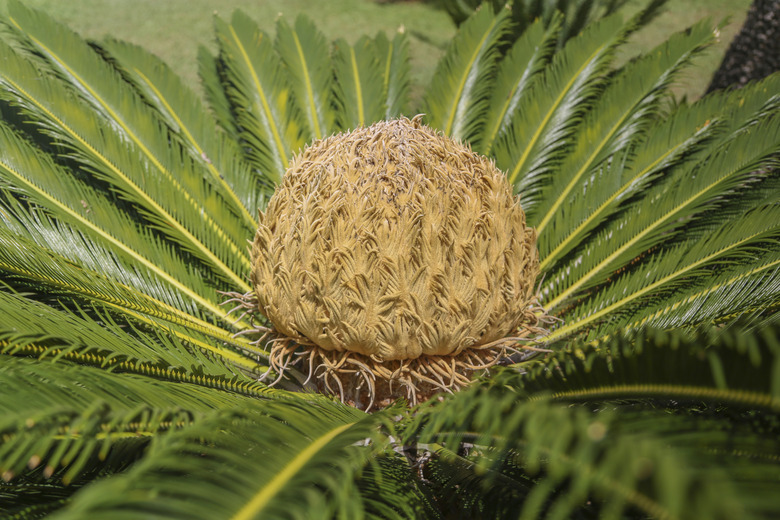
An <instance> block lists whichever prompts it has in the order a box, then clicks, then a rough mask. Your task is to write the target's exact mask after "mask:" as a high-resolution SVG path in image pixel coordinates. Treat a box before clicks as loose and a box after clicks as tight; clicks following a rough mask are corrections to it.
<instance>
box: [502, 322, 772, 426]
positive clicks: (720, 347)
mask: <svg viewBox="0 0 780 520" xmlns="http://www.w3.org/2000/svg"><path fill="white" fill-rule="evenodd" d="M779 345H780V343H778V329H777V328H776V327H775V328H768V329H765V330H763V331H760V332H757V333H752V334H749V333H745V332H744V331H742V330H739V329H735V330H731V329H727V330H717V329H716V330H713V331H704V332H697V333H695V334H693V335H685V334H682V333H679V332H677V333H672V332H661V331H657V330H655V331H653V330H650V331H648V332H642V333H639V334H629V335H628V336H625V335H622V334H616V335H615V336H614V337H611V338H609V339H608V340H605V341H602V342H593V343H590V344H587V345H584V344H582V343H576V344H573V345H571V346H568V347H563V348H562V349H560V352H556V353H555V354H553V355H552V356H550V357H549V358H547V359H544V360H541V361H537V362H531V363H529V364H525V365H523V368H524V370H523V372H522V374H521V373H519V372H517V371H515V372H513V371H511V370H508V371H505V372H502V375H501V376H500V377H499V378H498V379H496V381H494V384H506V385H508V386H509V387H515V388H522V390H521V392H522V393H523V394H525V395H526V396H527V398H528V399H536V398H537V397H538V398H543V397H544V396H549V397H550V398H552V399H554V400H561V401H567V402H573V401H583V400H586V399H587V400H592V401H602V400H615V399H632V400H642V399H647V398H654V399H666V398H668V399H672V400H675V401H680V402H682V401H685V402H688V403H691V402H704V403H707V404H709V405H712V406H716V405H729V406H731V407H734V408H742V409H745V410H764V411H766V412H767V413H776V412H778V411H780V371H779V370H780V369H778V367H779V366H780V365H778V364H777V360H778V359H779V356H780V350H779V349H778V346H779ZM510 381H513V382H510ZM544 398H546V397H544ZM678 405H679V406H684V405H682V404H679V403H678Z"/></svg>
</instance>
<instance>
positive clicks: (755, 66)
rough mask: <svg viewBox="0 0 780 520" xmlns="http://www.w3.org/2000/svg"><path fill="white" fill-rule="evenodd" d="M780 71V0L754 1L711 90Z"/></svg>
mask: <svg viewBox="0 0 780 520" xmlns="http://www.w3.org/2000/svg"><path fill="white" fill-rule="evenodd" d="M777 70H780V0H753V4H752V5H751V6H750V10H749V11H748V15H747V18H746V19H745V24H744V25H743V26H742V30H741V31H740V32H739V34H737V36H736V38H734V41H732V42H731V46H730V47H729V50H728V51H727V52H726V55H725V56H724V58H723V61H722V62H721V64H720V68H718V70H717V71H716V72H715V74H714V75H713V77H712V82H711V83H710V86H709V88H708V89H707V92H712V91H713V90H718V89H722V88H726V87H736V88H739V87H742V86H744V85H745V84H747V83H748V82H749V81H753V80H758V79H761V78H764V77H766V76H768V75H769V74H771V73H773V72H775V71H777Z"/></svg>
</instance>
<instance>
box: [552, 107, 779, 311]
mask: <svg viewBox="0 0 780 520" xmlns="http://www.w3.org/2000/svg"><path fill="white" fill-rule="evenodd" d="M778 99H780V98H778ZM775 103H776V100H770V105H771V106H774V104H775ZM771 113H772V109H771V108H770V107H764V108H763V109H762V110H761V113H760V114H757V115H755V116H754V117H751V118H750V119H749V120H748V122H747V123H745V124H744V125H745V126H744V127H742V128H740V129H739V130H737V131H736V132H734V133H733V134H730V135H728V136H726V137H725V138H724V139H721V140H719V141H717V144H718V146H717V148H713V147H709V148H708V149H707V151H706V152H705V153H706V155H705V156H704V157H701V156H699V157H698V158H697V159H698V160H697V161H696V162H695V163H686V164H685V165H683V167H680V168H675V169H673V170H671V171H670V172H668V177H667V178H666V179H664V182H663V183H658V184H657V185H656V186H654V187H653V188H651V189H648V190H646V192H645V193H644V194H643V198H642V199H641V200H640V201H639V202H637V203H636V204H635V205H633V206H632V207H631V208H630V209H629V210H628V211H627V212H626V213H624V214H623V215H622V216H621V218H620V219H617V220H615V221H613V222H612V223H610V224H609V225H607V226H606V227H605V228H604V230H603V231H601V232H600V233H598V234H597V235H595V236H594V237H593V238H592V239H590V240H589V241H588V242H586V245H585V246H584V247H582V248H581V250H580V251H577V252H576V256H575V257H574V260H572V261H570V262H568V263H566V264H565V265H563V266H561V267H560V268H559V269H557V270H556V271H555V272H553V273H551V274H550V279H551V284H550V286H549V288H546V289H545V291H546V292H547V291H549V292H548V294H549V296H547V297H546V298H545V304H546V305H547V306H548V307H549V308H552V309H554V308H556V307H558V306H559V305H561V304H562V303H563V302H564V301H566V300H567V299H570V298H572V297H573V296H574V295H575V294H576V293H577V292H578V291H582V290H585V289H587V288H590V287H593V286H595V285H597V284H600V283H603V282H605V281H606V280H607V279H609V278H610V277H611V276H612V274H613V273H614V272H615V271H617V270H618V269H621V268H624V267H625V266H626V265H627V264H628V263H629V262H631V261H633V260H634V259H635V258H637V256H638V255H640V254H643V253H645V252H646V251H647V250H648V249H650V248H652V247H654V246H657V245H659V244H661V243H663V242H668V241H669V240H671V239H672V236H673V235H672V233H677V236H678V237H680V236H683V237H684V236H685V234H686V233H689V234H690V236H698V231H697V228H696V227H695V226H694V224H696V219H697V218H698V219H699V220H704V221H706V222H707V223H708V224H707V225H708V226H709V227H710V228H711V227H713V226H714V225H717V224H718V223H721V222H724V221H728V219H729V218H730V216H731V215H730V214H729V213H725V212H719V213H718V212H713V210H714V209H715V208H718V207H722V205H723V201H724V200H728V199H729V198H732V197H736V196H737V195H736V194H738V193H739V192H740V190H741V189H742V190H744V189H746V187H747V186H749V185H750V184H751V183H753V182H755V181H756V180H758V179H760V178H761V177H762V176H764V175H766V173H761V172H762V171H764V172H765V171H766V170H763V168H767V167H771V165H772V163H773V161H774V159H773V156H774V154H775V153H776V151H777V148H778V146H779V142H780V141H779V140H780V121H778V119H777V118H773V117H771V116H770V114H771ZM744 209H747V208H743V211H744Z"/></svg>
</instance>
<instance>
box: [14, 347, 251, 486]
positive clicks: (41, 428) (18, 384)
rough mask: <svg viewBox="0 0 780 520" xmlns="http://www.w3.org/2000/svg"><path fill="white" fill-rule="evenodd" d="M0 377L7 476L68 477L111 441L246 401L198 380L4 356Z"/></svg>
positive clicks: (149, 434)
mask: <svg viewBox="0 0 780 520" xmlns="http://www.w3.org/2000/svg"><path fill="white" fill-rule="evenodd" d="M95 334H97V333H95ZM95 339H97V338H95ZM0 381H2V384H0V395H2V402H1V403H0V410H2V412H3V413H2V419H0V431H2V435H3V439H4V443H3V445H2V447H1V448H0V472H2V473H3V475H4V480H6V481H9V480H11V479H13V478H19V477H27V478H33V479H36V478H37V479H41V477H42V478H44V479H49V478H51V477H53V476H56V477H57V480H62V481H64V482H65V483H66V484H67V483H69V482H72V481H73V480H74V479H75V478H77V477H79V476H80V474H81V473H83V472H85V471H88V470H89V469H90V466H94V465H95V464H96V463H97V461H98V460H99V459H105V458H106V457H107V456H108V454H109V451H110V450H112V449H114V447H115V445H119V446H123V447H124V448H128V444H129V445H130V446H134V449H135V450H136V451H138V450H140V449H142V448H144V447H145V445H146V444H147V443H148V441H149V440H150V439H151V438H153V437H155V436H158V435H161V434H163V433H164V432H166V431H170V430H175V429H179V428H186V427H188V426H190V425H191V424H192V423H193V421H196V420H197V419H198V418H199V417H203V416H204V415H206V414H208V413H210V412H211V411H212V410H214V409H219V408H224V407H226V406H237V404H238V403H241V402H245V403H249V402H252V400H251V399H250V398H248V397H245V396H242V395H241V394H240V393H236V394H232V395H231V393H227V392H224V391H219V390H215V389H212V388H206V387H204V386H201V385H193V384H183V383H181V382H175V383H174V382H168V381H155V380H154V379H150V378H146V377H138V376H135V375H132V374H118V373H109V372H106V371H105V370H100V369H97V368H92V367H87V366H80V365H71V364H68V363H63V362H57V363H54V362H46V361H43V362H41V361H40V360H35V359H24V358H14V357H9V356H2V365H0ZM185 403H186V404H185ZM41 470H42V471H41Z"/></svg>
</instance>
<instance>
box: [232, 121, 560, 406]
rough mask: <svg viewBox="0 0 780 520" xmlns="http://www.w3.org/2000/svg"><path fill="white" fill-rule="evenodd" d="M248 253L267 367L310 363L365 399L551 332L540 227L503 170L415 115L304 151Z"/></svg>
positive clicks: (424, 391) (331, 387)
mask: <svg viewBox="0 0 780 520" xmlns="http://www.w3.org/2000/svg"><path fill="white" fill-rule="evenodd" d="M252 258H253V271H252V283H253V286H254V289H255V291H254V292H255V294H254V295H253V296H254V297H255V298H256V303H253V304H252V305H249V304H248V305H247V306H249V307H252V306H256V309H257V311H258V312H259V313H260V314H262V315H263V316H265V317H266V318H267V319H268V321H270V323H271V324H272V336H273V337H275V340H274V341H273V342H272V343H271V345H270V346H269V348H270V350H271V356H270V365H271V368H272V369H273V370H274V371H277V372H279V371H282V372H283V370H284V367H286V366H288V365H290V364H293V363H295V364H298V363H299V362H303V361H304V359H303V358H306V360H305V361H306V363H307V364H308V365H309V366H310V370H309V375H310V379H312V378H313V379H315V380H317V381H319V383H318V388H320V389H321V390H325V391H329V392H331V393H334V394H336V395H339V396H340V397H341V398H342V400H348V401H350V402H353V403H354V404H356V405H357V406H360V407H364V406H369V407H370V406H371V405H372V404H373V403H374V402H380V401H386V400H388V399H392V398H393V397H395V396H399V397H400V396H401V392H403V393H404V394H405V396H406V397H408V398H409V399H410V400H411V401H412V402H417V401H418V400H420V399H423V398H428V397H430V395H432V394H433V393H434V392H436V391H439V390H445V391H446V390H452V389H455V388H459V387H462V386H464V385H465V384H467V383H468V378H469V375H470V374H472V373H473V372H475V371H479V370H484V369H487V368H489V367H490V366H492V365H494V364H495V363H497V362H499V360H500V359H501V358H502V357H504V356H505V355H506V353H507V351H514V350H516V347H513V346H512V345H517V340H516V339H511V338H517V337H519V338H522V339H524V340H525V339H533V338H535V337H538V336H539V335H541V334H542V333H543V329H542V328H541V327H539V323H540V320H541V321H542V322H543V321H544V320H545V314H544V311H543V310H542V309H541V308H540V307H539V305H538V302H537V293H536V278H537V276H538V273H539V257H538V251H537V249H536V233H535V231H534V230H533V229H532V228H529V227H527V226H526V223H525V214H524V213H523V210H522V208H521V207H520V203H519V199H518V198H517V197H514V196H513V194H512V189H511V187H510V186H509V184H508V182H507V180H506V176H505V175H504V174H503V173H502V172H501V171H500V170H498V169H497V168H496V167H495V165H494V164H493V163H492V161H490V160H489V159H487V158H485V157H482V156H479V155H477V154H475V153H473V152H472V151H471V150H470V149H469V148H468V147H467V146H464V145H463V144H460V143H458V142H456V141H453V140H451V139H449V138H447V137H444V136H442V135H440V134H438V133H436V132H434V131H433V130H431V129H430V128H427V127H425V126H424V125H422V124H421V123H420V117H419V116H418V117H416V118H414V119H412V120H409V119H406V118H401V119H398V120H393V121H382V122H379V123H376V124H374V125H372V126H370V127H366V128H359V129H357V130H354V131H352V132H348V133H343V134H339V135H334V136H331V137H328V138H326V139H323V140H320V141H316V142H314V143H313V144H312V145H311V146H309V147H308V148H306V149H305V150H304V151H303V152H302V153H301V154H300V155H298V156H297V157H295V158H294V159H293V161H292V163H291V165H290V168H289V169H288V171H287V173H286V174H285V176H284V178H283V180H282V183H281V185H280V186H279V187H278V188H277V190H276V192H275V193H274V195H273V197H272V198H271V200H270V201H269V204H268V207H267V208H266V211H265V214H261V215H260V225H259V228H258V231H257V234H256V236H255V240H254V244H253V248H252ZM248 297H249V298H252V296H248ZM245 307H246V306H245ZM296 358H297V359H296ZM367 403H371V404H368V405H367Z"/></svg>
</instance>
